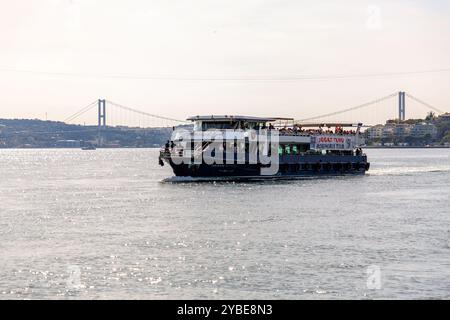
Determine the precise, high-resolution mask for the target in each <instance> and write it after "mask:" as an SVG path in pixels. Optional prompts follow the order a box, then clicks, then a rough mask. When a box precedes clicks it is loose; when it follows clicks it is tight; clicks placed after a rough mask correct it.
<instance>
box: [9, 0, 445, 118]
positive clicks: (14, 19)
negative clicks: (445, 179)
mask: <svg viewBox="0 0 450 320" xmlns="http://www.w3.org/2000/svg"><path fill="white" fill-rule="evenodd" d="M442 69H447V70H449V69H450V2H449V1H444V0H434V1H432V0H431V1H425V0H409V1H407V0H399V1H392V0H389V1H388V0H386V1H365V0H348V1H334V0H329V1H326V0H311V1H302V0H278V1H275V0H240V1H233V0H191V1H186V0H185V1H180V0H161V1H159V0H158V1H156V0H129V1H125V0H122V1H119V0H33V1H29V0H15V1H10V0H0V86H1V89H2V90H1V94H0V118H41V119H43V118H45V113H46V112H47V114H48V118H49V119H51V120H63V119H65V118H66V117H67V116H69V115H71V114H72V113H74V112H76V111H77V110H78V109H80V108H82V107H83V106H85V105H86V104H88V103H90V102H91V101H93V100H95V99H97V98H106V99H109V100H112V101H116V102H118V103H121V104H123V105H127V106H130V107H134V108H138V109H141V110H143V111H147V112H150V113H155V114H161V115H164V116H168V117H174V118H181V119H184V118H186V117H188V116H191V115H197V114H246V115H260V116H292V117H295V118H298V119H301V118H306V117H309V116H314V115H317V114H321V113H327V112H331V111H334V110H338V109H342V108H346V107H352V106H354V105H358V104H361V103H364V102H367V101H370V100H373V99H375V98H378V97H381V96H385V95H387V94H390V93H392V92H395V91H399V90H404V91H407V92H410V93H411V94H413V95H415V96H417V97H419V98H421V99H422V100H425V101H427V102H428V103H430V104H432V105H435V106H436V107H438V108H440V109H444V110H447V111H450V72H448V71H447V72H432V73H422V74H408V75H396V76H383V77H373V76H365V77H357V78H344V79H340V78H336V76H338V75H344V76H345V75H369V74H380V73H382V74H383V73H397V72H400V73H403V72H415V71H427V70H442ZM25 71H26V72H25ZM30 71H32V72H30ZM298 77H300V78H301V77H306V78H308V77H309V78H316V79H306V80H296V81H293V80H291V81H276V80H270V79H274V78H275V79H278V78H298ZM322 77H325V78H329V79H317V78H322ZM249 78H250V79H255V78H256V79H258V78H263V79H266V80H264V81H251V80H245V79H249ZM380 108H381V107H380ZM388 108H389V106H388ZM418 110H420V109H418V108H415V109H414V108H413V107H412V106H411V108H410V109H409V110H408V109H407V116H422V115H423V114H424V113H426V111H427V110H425V109H424V110H422V111H421V112H419V111H418ZM408 111H410V112H409V113H408ZM372 112H373V113H374V114H373V116H374V117H382V115H380V113H377V112H376V110H375V111H372ZM392 114H393V115H395V103H394V104H393V105H392ZM94 117H95V115H90V116H89V119H82V120H84V121H87V122H95V121H96V119H95V118H94Z"/></svg>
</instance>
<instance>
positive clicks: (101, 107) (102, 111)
mask: <svg viewBox="0 0 450 320" xmlns="http://www.w3.org/2000/svg"><path fill="white" fill-rule="evenodd" d="M104 128H106V100H105V99H98V146H100V147H101V146H102V145H103V138H104V137H103V134H102V131H103V129H104Z"/></svg>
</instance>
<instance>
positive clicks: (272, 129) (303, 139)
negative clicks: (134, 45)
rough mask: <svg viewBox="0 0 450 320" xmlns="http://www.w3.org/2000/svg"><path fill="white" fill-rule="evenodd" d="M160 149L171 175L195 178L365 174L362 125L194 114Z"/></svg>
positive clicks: (365, 159) (275, 177) (236, 178)
mask: <svg viewBox="0 0 450 320" xmlns="http://www.w3.org/2000/svg"><path fill="white" fill-rule="evenodd" d="M188 120H190V121H192V122H193V123H194V127H193V130H184V129H183V130H175V132H174V134H173V135H172V139H171V140H170V141H168V142H167V143H166V145H165V147H164V148H163V149H161V150H160V155H159V164H160V165H164V163H168V164H169V165H170V166H171V167H172V169H173V171H174V173H175V176H176V177H191V178H195V179H194V180H198V181H203V180H208V181H211V180H216V179H217V180H225V181H231V180H268V179H269V180H270V179H295V178H299V177H311V176H317V175H344V174H364V173H365V172H366V171H367V170H369V167H370V163H369V162H368V161H367V156H366V155H365V154H364V153H363V152H362V150H361V145H363V144H364V139H363V138H362V137H361V136H360V130H361V127H362V124H361V123H357V124H353V123H309V124H305V123H299V122H297V121H295V120H294V119H292V118H275V117H274V118H259V117H248V116H196V117H191V118H189V119H188Z"/></svg>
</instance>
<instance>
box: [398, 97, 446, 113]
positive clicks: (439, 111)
mask: <svg viewBox="0 0 450 320" xmlns="http://www.w3.org/2000/svg"><path fill="white" fill-rule="evenodd" d="M406 96H407V97H408V98H411V99H413V100H415V101H417V102H418V103H420V104H422V105H424V106H427V107H428V108H430V109H432V110H433V111H436V112H437V113H440V114H442V113H445V111H442V110H441V109H438V108H436V107H434V106H432V105H431V104H429V103H426V102H424V101H422V100H420V99H419V98H416V97H414V96H412V95H410V94H409V93H406Z"/></svg>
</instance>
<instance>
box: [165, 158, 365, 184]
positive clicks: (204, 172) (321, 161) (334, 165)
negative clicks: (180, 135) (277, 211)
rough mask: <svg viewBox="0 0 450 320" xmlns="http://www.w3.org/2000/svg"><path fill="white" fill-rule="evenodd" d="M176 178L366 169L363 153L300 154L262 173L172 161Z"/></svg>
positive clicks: (256, 168)
mask: <svg viewBox="0 0 450 320" xmlns="http://www.w3.org/2000/svg"><path fill="white" fill-rule="evenodd" d="M168 160H169V161H168V162H169V164H170V166H171V167H172V169H173V171H174V174H175V175H176V176H178V177H197V178H214V177H217V178H220V179H223V178H226V179H229V180H240V179H250V178H251V179H255V178H258V179H291V178H298V177H308V176H326V175H348V174H359V175H361V174H365V173H366V171H367V170H369V168H370V163H368V162H367V157H366V156H329V155H323V156H322V155H303V156H300V155H299V156H295V155H292V156H289V155H286V156H281V157H280V163H279V170H278V172H277V173H276V174H274V175H262V174H261V168H262V165H261V164H212V165H211V164H205V163H202V164H174V163H173V162H172V161H171V159H168Z"/></svg>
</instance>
